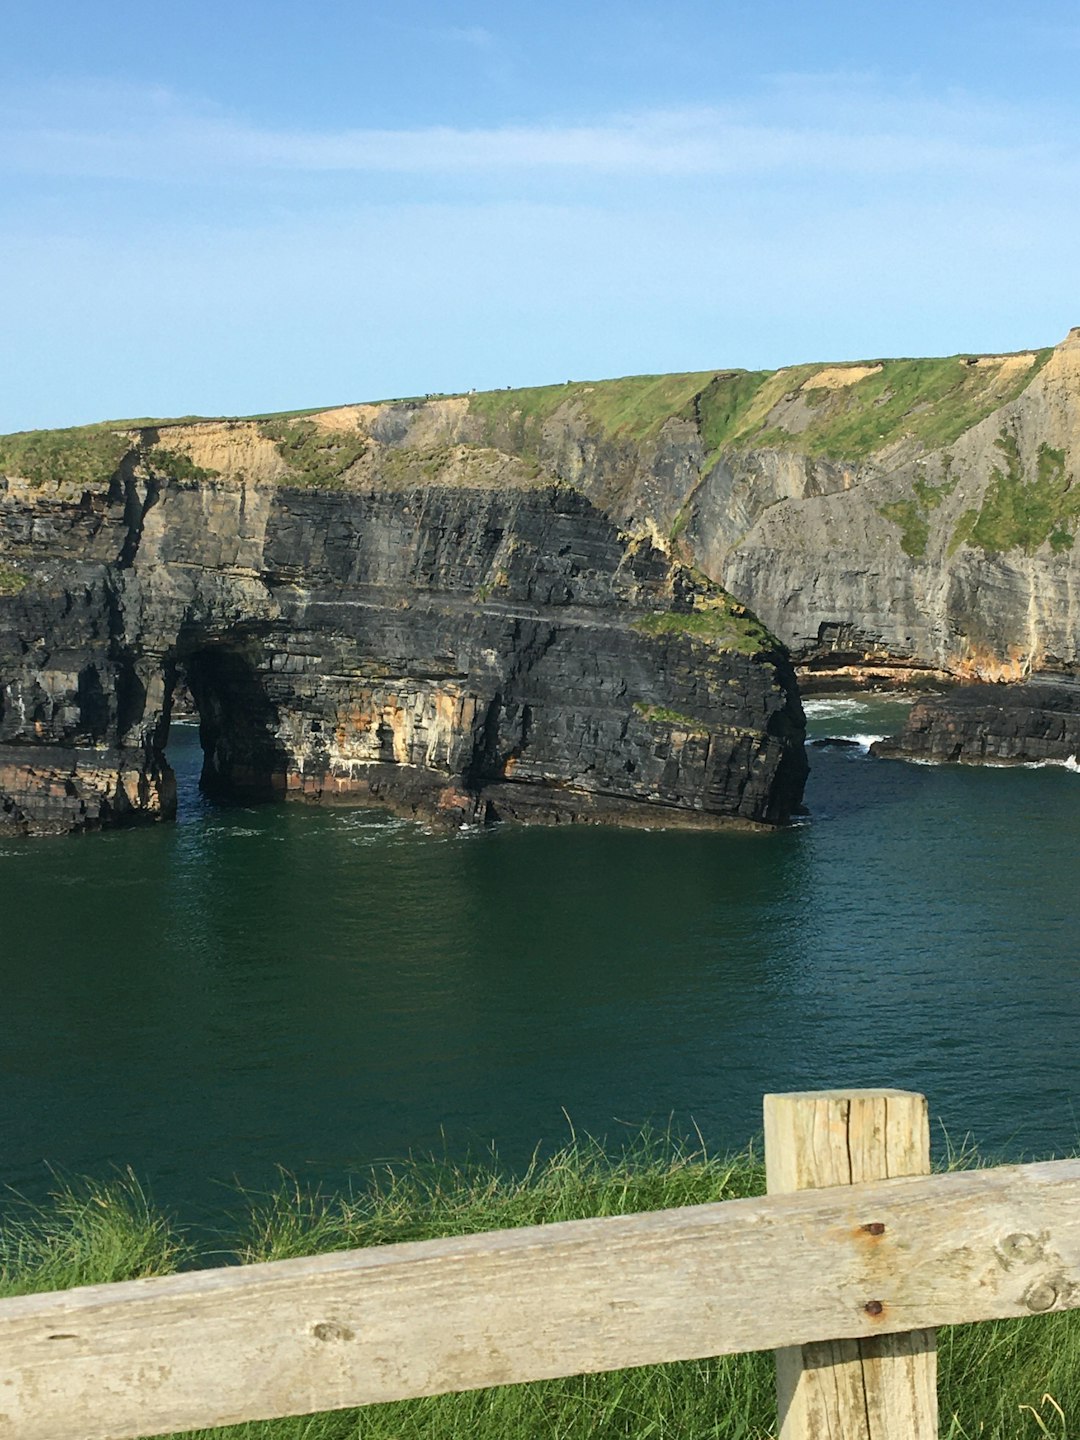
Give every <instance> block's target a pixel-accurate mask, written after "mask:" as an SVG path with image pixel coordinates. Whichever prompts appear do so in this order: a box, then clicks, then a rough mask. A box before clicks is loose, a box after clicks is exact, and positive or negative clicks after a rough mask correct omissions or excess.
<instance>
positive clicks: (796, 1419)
mask: <svg viewBox="0 0 1080 1440" xmlns="http://www.w3.org/2000/svg"><path fill="white" fill-rule="evenodd" d="M765 1170H766V1185H767V1189H768V1193H769V1194H770V1195H781V1194H787V1193H788V1192H790V1191H792V1190H815V1189H818V1188H821V1187H823V1186H828V1185H856V1184H858V1183H860V1182H861V1181H866V1180H889V1179H893V1178H894V1177H897V1176H901V1175H926V1174H929V1171H930V1126H929V1121H928V1118H927V1107H926V1100H925V1097H924V1096H922V1095H916V1094H913V1093H912V1092H910V1091H906V1090H820V1091H809V1092H806V1093H801V1094H800V1093H796V1094H789V1095H766V1096H765ZM776 1395H777V1404H778V1408H779V1417H780V1430H779V1436H780V1440H840V1437H842V1440H937V1436H938V1415H937V1352H936V1344H935V1339H934V1331H933V1330H912V1331H907V1332H904V1333H902V1334H898V1335H880V1336H874V1337H872V1338H869V1339H865V1340H826V1341H821V1342H819V1343H817V1344H813V1345H794V1346H790V1347H787V1348H785V1349H782V1350H777V1351H776Z"/></svg>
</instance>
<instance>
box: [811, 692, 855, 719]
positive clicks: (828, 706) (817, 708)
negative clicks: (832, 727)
mask: <svg viewBox="0 0 1080 1440" xmlns="http://www.w3.org/2000/svg"><path fill="white" fill-rule="evenodd" d="M803 709H804V710H805V711H806V713H807V715H809V716H810V717H811V718H812V719H815V720H817V719H823V720H831V719H839V718H840V717H841V716H844V715H858V714H860V713H862V712H865V711H867V710H869V709H870V706H869V705H868V704H867V703H866V701H865V700H852V699H851V698H850V697H848V698H845V699H840V698H837V697H835V696H829V695H826V696H823V697H821V698H820V699H818V700H804V701H803Z"/></svg>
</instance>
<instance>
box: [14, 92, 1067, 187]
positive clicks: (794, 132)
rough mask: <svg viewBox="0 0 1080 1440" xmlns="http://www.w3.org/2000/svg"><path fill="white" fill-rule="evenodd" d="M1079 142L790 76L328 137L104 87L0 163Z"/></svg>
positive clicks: (497, 171) (599, 159)
mask: <svg viewBox="0 0 1080 1440" xmlns="http://www.w3.org/2000/svg"><path fill="white" fill-rule="evenodd" d="M1067 133H1068V132H1067V131H1064V130H1061V131H1058V132H1055V131H1054V130H1053V128H1048V127H1047V126H1046V124H1045V119H1044V118H1042V117H1024V116H1023V115H1020V116H1017V115H1015V114H1010V115H1008V116H1007V117H1005V116H1003V115H1002V113H1001V111H1000V109H997V110H995V109H994V108H992V107H987V106H986V105H985V104H983V103H980V102H978V101H974V100H971V99H970V98H968V97H964V96H957V97H946V98H945V99H935V100H932V101H926V100H923V99H919V98H910V97H905V96H903V95H895V94H883V93H878V92H877V91H876V90H875V89H874V88H873V83H872V81H871V80H868V79H867V78H866V77H855V78H854V79H850V80H849V81H848V82H847V83H846V84H845V83H844V81H843V78H842V77H785V78H784V80H783V81H780V82H777V85H776V93H774V94H773V95H771V96H770V97H768V98H767V99H765V98H763V99H762V100H760V101H759V102H758V103H756V104H754V103H747V104H743V105H732V106H728V107H725V108H718V107H707V108H695V109H683V110H674V111H646V112H641V113H637V114H627V115H621V116H614V117H607V118H604V119H602V120H600V121H592V122H590V123H585V124H546V125H544V124H533V125H513V126H491V127H486V128H480V127H477V128H469V129H465V128H457V127H451V126H430V127H426V128H418V129H394V130H392V129H369V128H355V129H338V130H318V131H317V130H299V129H296V130H287V129H274V128H269V127H259V126H257V125H254V124H251V123H249V122H246V121H244V120H243V118H241V117H237V116H233V115H230V114H228V113H227V112H225V111H223V110H222V109H220V108H218V107H212V106H208V105H205V104H201V103H198V102H194V101H190V100H188V99H187V98H186V97H181V96H177V95H175V94H172V93H171V92H168V91H166V90H161V89H155V90H137V89H132V90H126V91H121V92H117V91H115V90H110V89H109V88H107V87H97V88H92V89H84V90H80V91H77V92H66V93H64V94H62V95H60V96H57V95H56V94H55V93H51V94H48V95H42V94H39V95H34V96H24V97H23V99H22V102H21V103H11V102H9V103H7V104H6V105H5V106H4V107H3V108H0V169H3V170H6V171H8V172H9V173H11V172H12V171H14V172H19V173H22V174H27V175H34V174H38V175H48V176H84V177H90V178H93V177H98V178H108V177H112V178H130V179H140V180H150V181H152V180H159V179H192V178H198V177H200V176H201V177H204V178H213V177H221V176H226V177H229V176H237V175H240V176H243V175H245V174H249V175H259V174H273V173H280V174H285V175H288V174H312V175H327V174H333V173H339V174H346V175H347V174H357V175H360V174H365V173H366V174H373V175H401V176H417V175H421V176H423V175H428V176H438V175H446V176H449V177H454V176H462V175H476V176H490V177H492V178H493V179H496V180H497V179H499V178H500V177H506V176H513V177H516V178H518V179H522V178H527V177H528V176H530V175H541V176H542V175H545V174H556V173H564V174H567V175H570V176H574V175H580V176H583V177H586V178H587V177H589V176H612V177H616V178H618V177H628V178H633V177H673V178H679V177H689V178H692V177H695V176H701V177H709V176H757V175H760V176H765V177H768V176H771V175H782V174H796V175H824V174H829V173H834V174H836V175H838V176H864V177H871V176H903V175H918V174H921V173H930V174H950V173H952V174H957V175H968V176H972V177H980V176H981V177H984V178H986V177H991V176H1000V174H1001V173H1002V171H1003V168H1004V169H1005V170H1017V171H1020V172H1022V173H1026V174H1030V173H1032V172H1033V171H1036V172H1037V171H1041V170H1046V171H1048V172H1049V171H1062V170H1064V171H1067V172H1068V173H1070V174H1071V173H1073V172H1074V168H1075V160H1076V153H1075V145H1073V144H1072V143H1071V142H1070V141H1067V139H1066V138H1065V136H1066V135H1067Z"/></svg>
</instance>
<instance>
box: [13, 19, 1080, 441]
mask: <svg viewBox="0 0 1080 1440" xmlns="http://www.w3.org/2000/svg"><path fill="white" fill-rule="evenodd" d="M1078 65H1080V11H1078V10H1077V8H1076V7H1075V5H1073V4H1066V3H1040V0H1027V3H1025V4H1024V5H1017V4H1016V3H1015V0H1014V3H1012V4H1009V5H1005V4H1001V3H998V0H981V3H969V0H957V3H951V4H946V3H944V0H938V3H937V4H935V5H930V4H926V3H922V0H910V3H907V4H905V5H904V6H902V7H901V6H885V5H877V4H854V3H845V4H839V3H830V0H804V3H802V4H794V3H789V0H744V3H741V4H734V3H726V0H713V3H709V4H706V3H691V0H671V3H665V4H659V3H657V4H642V3H635V0H621V3H618V4H615V3H607V0H601V3H595V4H589V3H581V0H579V3H577V4H568V3H563V0H547V3H545V4H544V5H537V4H535V3H530V4H528V5H526V4H518V3H515V0H503V3H501V4H497V5H496V4H466V5H461V6H456V7H455V6H446V5H435V4H431V3H416V4H409V3H397V4H393V5H391V4H384V3H367V4H365V3H352V4H347V3H342V0H311V3H308V4H305V5H303V6H301V5H299V4H293V3H288V4H286V3H282V0H263V3H259V4H251V5H240V4H234V3H230V0H218V3H215V4H209V3H204V0H185V3H184V4H183V5H178V6H172V7H164V6H151V5H147V4H146V3H145V0H140V3H139V4H134V3H130V0H111V3H109V4H107V5H106V4H99V3H96V0H82V3H75V0H59V3H53V4H52V5H50V6H49V8H48V10H47V11H39V12H38V18H35V17H34V15H33V13H32V11H31V7H29V6H26V5H23V6H13V5H9V6H7V7H5V12H4V15H3V18H2V19H0V285H2V286H3V306H2V309H0V316H2V323H3V336H2V338H3V343H4V353H5V355H6V359H7V365H6V373H5V384H4V385H3V387H2V390H0V430H12V429H25V428H30V427H33V426H39V425H63V424H76V423H81V422H83V421H89V420H97V419H103V418H113V417H120V416H135V415H151V414H156V415H174V414H184V413H202V414H222V413H224V414H240V413H245V412H251V411H258V410H273V409H284V408H288V407H301V406H309V405H317V404H324V403H325V404H333V403H340V402H344V401H349V400H361V399H377V398H380V397H387V396H396V395H407V394H416V393H424V392H427V391H433V390H443V391H451V390H460V389H467V388H470V387H477V388H486V387H493V386H500V385H525V384H534V383H537V384H538V383H545V382H548V381H558V380H565V379H583V378H587V377H602V376H610V375H622V374H634V373H642V372H658V371H666V370H691V369H695V370H696V369H707V368H711V367H721V366H745V367H748V368H753V367H759V366H776V365H781V364H786V363H794V362H796V361H800V360H809V359H822V360H827V359H854V358H862V357H875V356H880V355H898V354H946V353H952V352H955V351H958V350H975V351H979V350H983V351H988V350H1010V349H1020V348H1023V347H1026V346H1031V345H1041V344H1047V343H1051V342H1053V341H1056V340H1058V339H1060V338H1061V337H1062V336H1063V335H1064V333H1065V331H1066V330H1067V329H1068V328H1069V327H1070V326H1071V325H1073V324H1077V323H1080V293H1078V290H1080V263H1078V262H1080V87H1078V86H1077V84H1076V79H1075V76H1076V72H1077V68H1078Z"/></svg>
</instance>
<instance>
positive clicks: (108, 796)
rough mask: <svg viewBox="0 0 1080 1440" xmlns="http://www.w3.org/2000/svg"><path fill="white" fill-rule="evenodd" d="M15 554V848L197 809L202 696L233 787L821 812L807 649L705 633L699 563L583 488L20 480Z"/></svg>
mask: <svg viewBox="0 0 1080 1440" xmlns="http://www.w3.org/2000/svg"><path fill="white" fill-rule="evenodd" d="M0 554H2V555H3V557H4V561H5V565H6V567H7V568H6V570H5V571H4V574H6V575H7V576H8V580H7V583H6V585H5V586H4V588H3V589H0V828H2V827H5V826H6V827H7V828H9V829H14V830H16V831H22V832H49V831H64V830H74V829H83V828H95V827H98V826H106V825H115V824H125V823H134V822H138V821H142V820H153V819H159V818H163V817H168V816H169V815H171V814H172V813H173V811H174V809H175V790H174V785H173V779H172V775H171V772H170V770H169V767H168V765H167V763H166V760H165V742H166V739H167V735H168V725H169V717H170V706H171V700H172V695H173V692H174V689H175V688H176V687H177V685H178V684H179V683H181V682H184V683H186V685H187V686H188V688H189V689H190V693H191V696H192V697H193V698H194V701H195V703H196V705H197V707H198V710H199V716H200V729H201V738H202V743H203V748H204V756H205V766H204V775H203V779H204V784H205V786H206V787H207V788H208V789H209V790H211V791H213V792H216V793H219V794H223V795H235V796H246V797H253V798H272V797H279V796H293V795H296V796H306V797H310V798H314V799H322V800H333V799H342V800H347V801H354V802H355V801H361V802H363V801H370V802H374V803H379V804H384V805H386V806H389V807H391V808H394V809H397V810H399V811H401V812H403V813H406V814H413V815H417V816H423V817H428V818H430V817H442V818H443V819H446V820H448V821H451V822H453V823H464V822H469V823H474V822H485V821H491V820H496V819H500V818H507V819H523V820H539V821H547V822H555V821H564V820H566V821H576V820H603V821H609V820H610V821H617V822H629V823H641V824H664V823H668V824H671V823H676V824H680V823H681V824H716V823H718V822H721V821H726V820H732V819H737V820H744V821H751V822H758V823H765V824H777V823H781V822H783V821H784V820H786V819H787V817H788V816H789V815H790V814H791V812H792V811H793V810H794V809H796V808H797V807H798V806H799V804H800V801H801V795H802V787H803V781H804V778H805V771H806V764H805V759H804V752H803V743H802V742H803V718H802V711H801V707H800V705H799V701H798V698H797V692H796V689H795V685H794V679H793V674H792V671H791V668H790V665H789V663H788V660H787V657H786V655H785V654H784V653H783V652H782V651H777V650H770V649H767V648H766V649H761V648H760V647H755V646H753V645H746V646H744V647H743V648H742V649H740V648H731V646H730V645H729V644H728V643H726V642H724V643H719V642H718V641H717V640H716V638H715V636H712V635H706V634H704V633H702V632H701V627H698V628H697V630H696V631H695V628H694V625H693V624H689V623H688V624H687V625H686V627H685V628H684V627H683V626H682V622H681V620H680V619H679V618H678V617H679V616H680V615H686V614H690V613H692V612H693V609H694V606H695V604H696V603H700V595H699V596H698V600H697V601H695V598H694V595H693V585H692V584H690V582H688V581H687V579H686V575H685V572H683V571H681V569H680V567H678V566H673V565H672V564H671V563H670V562H669V560H668V559H667V558H666V557H665V556H664V555H663V554H662V553H661V552H660V551H659V550H658V549H656V548H655V547H654V546H653V545H652V544H651V543H649V541H648V540H647V539H643V538H641V537H639V538H637V539H631V538H630V537H628V536H627V535H625V534H623V533H621V532H620V531H619V529H618V528H617V526H616V525H615V524H614V522H613V521H612V520H610V519H609V518H608V517H606V516H605V515H604V514H602V513H601V512H600V511H599V510H597V509H596V508H595V507H594V506H593V505H592V504H591V503H590V502H589V501H588V500H587V499H586V498H585V497H584V496H583V495H581V494H580V493H579V492H577V491H575V490H574V489H572V488H569V487H566V486H552V485H546V486H543V485H542V486H539V487H537V488H518V489H513V488H510V489H490V488H489V489H482V488H469V487H456V488H455V487H449V486H445V487H440V486H437V485H435V486H428V487H414V488H408V489H402V490H400V491H397V492H392V493H388V492H378V491H372V492H370V493H356V492H353V491H348V492H335V491H326V490H315V489H304V488H287V487H282V486H279V485H256V484H245V483H236V482H225V481H221V482H214V481H205V480H200V481H180V480H162V479H160V478H155V476H154V474H153V472H152V471H146V470H145V469H143V470H140V469H139V467H138V465H137V463H135V462H128V463H127V464H126V467H122V468H121V471H120V472H119V473H118V474H117V475H116V476H115V477H114V478H113V480H112V482H111V484H109V485H108V486H107V487H106V486H101V487H98V488H93V487H92V488H90V489H88V490H82V491H81V492H80V491H77V490H74V489H71V490H68V489H65V488H64V487H63V486H53V487H44V486H39V487H37V488H34V487H31V486H28V485H27V484H25V483H22V482H18V481H11V480H9V481H8V482H3V481H0ZM11 577H14V580H12V578H11ZM699 588H700V587H699ZM657 617H662V620H661V621H660V622H659V623H658V620H657Z"/></svg>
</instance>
